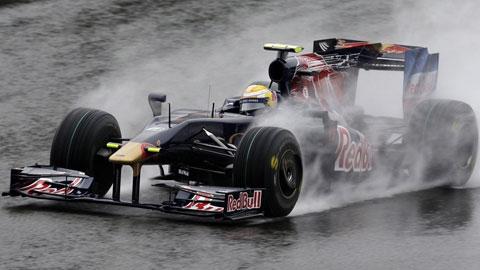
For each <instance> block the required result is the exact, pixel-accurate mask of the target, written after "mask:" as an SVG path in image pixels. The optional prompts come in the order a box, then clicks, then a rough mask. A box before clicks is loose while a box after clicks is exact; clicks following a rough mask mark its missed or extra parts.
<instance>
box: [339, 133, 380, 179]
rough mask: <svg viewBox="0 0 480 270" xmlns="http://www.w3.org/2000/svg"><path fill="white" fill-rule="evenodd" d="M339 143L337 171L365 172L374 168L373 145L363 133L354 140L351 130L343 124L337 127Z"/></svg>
mask: <svg viewBox="0 0 480 270" xmlns="http://www.w3.org/2000/svg"><path fill="white" fill-rule="evenodd" d="M337 133H338V145H337V151H336V153H337V158H336V160H335V171H343V172H349V171H352V170H353V171H354V172H365V171H370V170H371V169H372V157H373V155H372V147H371V146H370V144H368V143H367V141H366V140H365V137H364V136H363V135H362V134H360V133H359V134H358V135H359V137H360V138H359V140H358V141H353V140H352V136H351V134H350V131H349V130H348V129H346V128H344V127H342V126H338V127H337Z"/></svg>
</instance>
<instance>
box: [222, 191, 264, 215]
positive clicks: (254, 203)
mask: <svg viewBox="0 0 480 270" xmlns="http://www.w3.org/2000/svg"><path fill="white" fill-rule="evenodd" d="M261 206H262V191H261V190H255V191H254V192H253V196H252V197H249V196H248V192H240V194H239V196H238V199H236V198H234V197H233V195H232V194H229V195H228V199H227V212H233V211H240V210H247V209H259V208H260V207H261Z"/></svg>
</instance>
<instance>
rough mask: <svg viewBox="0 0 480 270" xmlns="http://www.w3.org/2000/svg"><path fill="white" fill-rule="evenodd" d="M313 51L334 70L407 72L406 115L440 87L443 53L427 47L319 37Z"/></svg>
mask: <svg viewBox="0 0 480 270" xmlns="http://www.w3.org/2000/svg"><path fill="white" fill-rule="evenodd" d="M313 52H314V53H315V54H318V55H320V56H322V57H323V59H324V60H325V62H326V63H327V64H328V65H330V66H331V67H332V68H334V69H342V68H350V67H357V68H360V69H365V70H393V71H403V74H404V80H403V111H404V116H405V118H407V117H408V116H409V115H410V114H411V112H412V111H413V108H414V107H415V105H416V104H418V103H419V102H420V101H422V100H424V99H426V98H428V97H429V96H430V95H431V94H432V93H433V92H434V91H435V88H436V84H437V74H438V61H439V54H438V53H435V54H430V53H429V52H428V49H427V48H425V47H419V46H410V45H399V44H387V43H372V42H368V41H360V40H351V39H336V38H331V39H323V40H315V41H314V42H313Z"/></svg>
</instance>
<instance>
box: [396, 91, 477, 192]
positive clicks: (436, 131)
mask: <svg viewBox="0 0 480 270" xmlns="http://www.w3.org/2000/svg"><path fill="white" fill-rule="evenodd" d="M405 140H406V143H407V146H408V149H409V152H408V154H407V157H406V158H407V159H410V158H412V160H414V163H415V164H414V165H413V166H415V165H417V166H418V165H420V168H419V174H420V178H421V179H422V180H424V181H440V183H441V185H446V186H450V187H457V186H462V185H464V184H465V183H466V182H467V181H468V179H469V178H470V176H471V174H472V172H473V168H474V167H475V161H476V157H477V146H478V128H477V121H476V118H475V113H474V111H473V110H472V108H471V107H470V106H469V105H468V104H466V103H464V102H461V101H456V100H443V99H429V100H425V101H423V102H421V103H420V104H418V105H417V106H416V107H415V109H414V112H413V114H412V115H411V118H410V120H409V125H408V131H407V134H406V136H405ZM410 155H413V156H411V157H410Z"/></svg>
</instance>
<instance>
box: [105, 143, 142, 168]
mask: <svg viewBox="0 0 480 270" xmlns="http://www.w3.org/2000/svg"><path fill="white" fill-rule="evenodd" d="M144 154H145V152H144V151H143V145H142V144H141V143H137V142H128V143H127V144H125V145H124V146H122V148H120V149H119V150H118V151H117V152H115V153H113V155H111V156H110V158H109V160H110V162H113V163H119V164H134V163H138V162H139V161H140V160H142V157H143V155H144Z"/></svg>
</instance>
